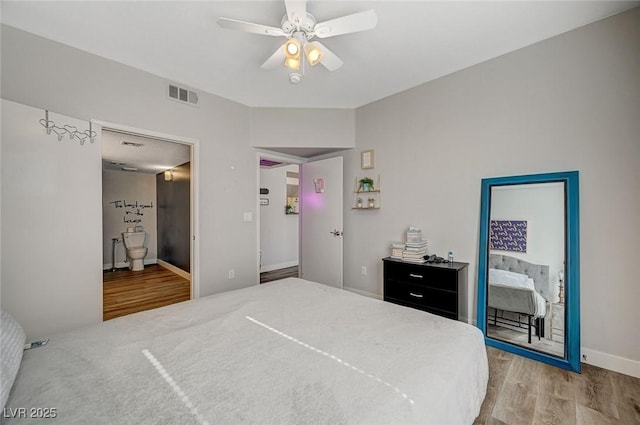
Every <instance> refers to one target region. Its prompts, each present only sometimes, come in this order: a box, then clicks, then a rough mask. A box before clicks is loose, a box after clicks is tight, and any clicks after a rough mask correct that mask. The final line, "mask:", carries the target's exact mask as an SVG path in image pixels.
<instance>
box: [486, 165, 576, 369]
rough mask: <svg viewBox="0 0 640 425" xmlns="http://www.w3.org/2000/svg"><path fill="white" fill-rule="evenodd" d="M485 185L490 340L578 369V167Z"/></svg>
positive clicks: (493, 180)
mask: <svg viewBox="0 0 640 425" xmlns="http://www.w3.org/2000/svg"><path fill="white" fill-rule="evenodd" d="M481 189H482V190H481V208H480V209H481V211H480V247H479V259H478V309H477V311H478V318H477V323H478V327H479V328H480V329H481V330H482V331H483V333H484V334H485V339H486V343H487V345H489V346H493V347H496V348H499V349H503V350H506V351H510V352H512V353H515V354H519V355H523V356H525V357H528V358H532V359H535V360H539V361H542V362H545V363H549V364H552V365H555V366H558V367H561V368H564V369H568V370H574V371H576V372H579V371H580V305H579V303H580V299H579V209H578V172H577V171H570V172H558V173H547V174H533V175H522V176H510V177H495V178H487V179H483V180H482V187H481Z"/></svg>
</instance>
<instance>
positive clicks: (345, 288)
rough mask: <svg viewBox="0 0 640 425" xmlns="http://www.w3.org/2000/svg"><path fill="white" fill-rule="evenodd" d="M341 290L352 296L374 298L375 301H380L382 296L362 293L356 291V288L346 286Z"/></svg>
mask: <svg viewBox="0 0 640 425" xmlns="http://www.w3.org/2000/svg"><path fill="white" fill-rule="evenodd" d="M342 289H344V290H345V291H349V292H353V293H354V294H358V295H362V296H365V297H369V298H375V299H377V300H382V295H378V294H374V293H371V292H367V291H362V290H360V289H356V288H350V287H348V286H345V287H343V288H342Z"/></svg>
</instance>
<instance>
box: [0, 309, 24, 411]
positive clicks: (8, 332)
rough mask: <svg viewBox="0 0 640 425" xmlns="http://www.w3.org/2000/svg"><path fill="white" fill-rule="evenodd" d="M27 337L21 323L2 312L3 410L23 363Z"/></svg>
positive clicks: (0, 369)
mask: <svg viewBox="0 0 640 425" xmlns="http://www.w3.org/2000/svg"><path fill="white" fill-rule="evenodd" d="M25 341H26V336H25V334H24V330H23V329H22V326H20V323H18V322H17V321H16V319H14V318H13V317H11V315H10V314H9V313H7V312H6V311H4V310H1V311H0V344H1V345H2V349H1V350H2V351H1V352H0V398H1V401H2V408H4V405H5V403H6V402H7V398H9V392H10V391H11V387H12V386H13V381H14V380H15V379H16V375H17V373H18V369H20V362H21V361H22V352H23V350H24V343H25Z"/></svg>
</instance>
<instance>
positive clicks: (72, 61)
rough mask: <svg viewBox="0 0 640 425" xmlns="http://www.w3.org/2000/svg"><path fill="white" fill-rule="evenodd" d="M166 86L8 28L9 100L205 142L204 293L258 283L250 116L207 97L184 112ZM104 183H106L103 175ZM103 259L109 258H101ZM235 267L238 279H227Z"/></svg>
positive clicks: (5, 76)
mask: <svg viewBox="0 0 640 425" xmlns="http://www.w3.org/2000/svg"><path fill="white" fill-rule="evenodd" d="M166 83H167V80H165V79H164V78H160V77H156V76H154V75H151V74H149V73H146V72H143V71H140V70H137V69H135V68H131V67H128V66H124V65H122V64H119V63H117V62H113V61H110V60H107V59H104V58H101V57H98V56H95V55H91V54H87V53H85V52H82V51H80V50H77V49H73V48H71V47H68V46H64V45H62V44H59V43H55V42H53V41H50V40H47V39H44V38H41V37H38V36H35V35H32V34H29V33H26V32H24V31H20V30H17V29H15V28H11V27H8V26H6V25H3V26H2V87H1V89H2V97H3V98H5V99H8V100H12V101H15V102H19V103H22V104H26V105H31V106H34V107H38V108H43V109H45V108H46V109H49V110H52V111H56V112H59V113H62V114H65V115H68V116H71V117H75V118H78V119H82V120H89V119H97V120H101V121H107V122H113V123H118V124H123V125H129V126H132V127H136V128H142V129H150V130H153V131H157V132H161V133H167V134H172V135H176V136H181V137H187V138H192V139H197V140H198V141H199V149H200V150H199V155H200V158H199V161H200V163H201V164H202V166H201V167H200V168H198V169H197V170H196V173H197V176H196V178H198V179H199V181H200V182H201V184H202V186H201V188H202V190H201V191H200V193H199V199H198V202H199V215H200V217H201V218H202V219H201V220H200V229H199V230H200V231H199V234H197V235H196V237H197V241H196V243H199V245H200V256H201V258H203V259H206V260H205V261H202V262H201V263H200V294H201V295H208V294H212V293H216V292H221V291H226V290H230V289H237V288H240V287H245V286H249V285H253V284H256V283H257V281H258V273H257V264H258V253H257V236H256V226H255V222H244V221H243V213H244V212H245V211H249V212H253V213H255V210H256V204H257V202H256V194H257V187H256V182H257V165H256V155H255V151H254V149H253V148H251V147H250V143H249V122H250V109H249V108H248V107H246V106H243V105H240V104H238V103H235V102H231V101H228V100H226V99H223V98H221V97H218V96H214V95H210V94H207V93H204V92H201V93H199V95H200V102H199V107H192V106H189V105H183V104H180V103H178V102H175V101H172V100H168V99H167V97H166V86H165V85H166ZM4 125H5V123H4V122H3V126H4ZM27 130H28V129H24V131H27ZM98 167H99V165H98ZM98 170H99V169H98ZM97 179H98V183H99V180H100V176H98V177H97ZM212 182H215V183H212ZM3 208H5V206H4V205H3ZM252 253H255V255H252ZM96 255H97V256H98V259H99V260H100V259H101V258H102V254H101V253H100V251H98V252H97V253H96ZM231 268H233V269H234V270H235V278H234V279H228V277H227V273H228V270H229V269H231ZM78 285H80V282H78ZM77 302H81V300H77Z"/></svg>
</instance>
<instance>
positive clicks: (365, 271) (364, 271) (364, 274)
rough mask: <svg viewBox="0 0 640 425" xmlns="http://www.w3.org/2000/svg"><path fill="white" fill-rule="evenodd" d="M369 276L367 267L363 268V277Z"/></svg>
mask: <svg viewBox="0 0 640 425" xmlns="http://www.w3.org/2000/svg"><path fill="white" fill-rule="evenodd" d="M366 275H367V266H362V276H366Z"/></svg>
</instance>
